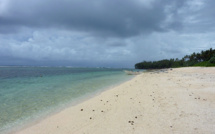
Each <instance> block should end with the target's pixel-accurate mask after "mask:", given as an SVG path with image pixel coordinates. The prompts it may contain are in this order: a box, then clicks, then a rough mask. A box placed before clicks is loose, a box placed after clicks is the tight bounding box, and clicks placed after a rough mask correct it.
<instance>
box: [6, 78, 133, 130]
mask: <svg viewBox="0 0 215 134" xmlns="http://www.w3.org/2000/svg"><path fill="white" fill-rule="evenodd" d="M125 75H126V74H125ZM135 77H136V76H135V75H134V76H130V77H128V78H126V79H123V80H120V81H118V82H116V83H115V84H111V85H108V86H105V87H103V88H100V89H99V90H97V91H95V92H91V93H87V94H85V95H83V96H80V97H78V98H75V99H73V100H72V101H70V102H67V103H63V104H60V105H59V106H56V107H52V108H51V109H49V110H48V111H45V112H44V111H41V113H40V114H38V115H36V116H35V117H33V118H29V119H27V120H25V121H21V123H22V125H18V126H17V125H16V126H12V127H11V129H9V130H8V129H6V130H4V131H2V133H3V134H15V133H16V132H19V131H22V130H24V129H26V128H29V127H31V126H34V125H35V124H38V123H40V122H41V121H43V120H45V119H47V118H50V117H52V116H53V115H56V114H58V113H60V112H61V111H64V110H66V109H68V108H71V107H74V106H77V105H79V104H81V103H84V102H85V101H88V100H90V99H92V98H94V97H96V96H99V95H100V94H102V93H103V92H106V91H108V90H110V89H112V88H114V87H117V86H119V85H121V84H123V83H125V82H127V81H130V80H132V79H133V78H135Z"/></svg>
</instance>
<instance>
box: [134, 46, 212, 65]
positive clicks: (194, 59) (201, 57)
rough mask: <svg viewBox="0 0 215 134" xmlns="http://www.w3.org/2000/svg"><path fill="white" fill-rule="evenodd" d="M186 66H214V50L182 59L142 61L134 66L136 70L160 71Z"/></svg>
mask: <svg viewBox="0 0 215 134" xmlns="http://www.w3.org/2000/svg"><path fill="white" fill-rule="evenodd" d="M187 66H215V49H212V48H210V49H209V50H205V51H203V50H202V51H201V52H200V53H195V52H194V53H192V54H191V55H186V56H184V57H183V58H182V59H180V60H179V59H178V58H176V59H169V60H168V59H164V60H160V61H143V62H140V63H137V64H135V68H136V69H162V68H175V67H187Z"/></svg>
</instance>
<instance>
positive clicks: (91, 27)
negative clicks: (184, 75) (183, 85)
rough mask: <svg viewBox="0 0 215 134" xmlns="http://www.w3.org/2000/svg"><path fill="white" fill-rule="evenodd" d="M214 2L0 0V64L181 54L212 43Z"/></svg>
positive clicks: (104, 62) (91, 62) (125, 63)
mask: <svg viewBox="0 0 215 134" xmlns="http://www.w3.org/2000/svg"><path fill="white" fill-rule="evenodd" d="M214 6H215V2H214V1H213V0H91V1H87V0H45V1H44V0H36V1H35V0H19V1H17V0H0V56H1V58H0V59H2V61H4V62H1V63H0V64H1V65H5V64H18V63H19V64H28V65H29V64H36V63H37V64H38V65H42V64H45V63H46V64H47V65H53V63H56V62H58V63H59V64H62V65H71V66H111V67H132V66H133V65H134V64H135V63H136V62H139V61H142V60H159V59H163V58H176V57H178V58H181V57H182V56H183V55H185V54H190V53H192V52H194V51H200V50H202V49H208V48H210V47H214V46H215V39H213V36H214V35H215V33H214V28H215V25H214V23H215V16H214V13H215V10H214ZM14 61H16V62H14ZM18 61H19V62H18ZM84 63H87V65H86V64H84ZM56 65H57V64H56Z"/></svg>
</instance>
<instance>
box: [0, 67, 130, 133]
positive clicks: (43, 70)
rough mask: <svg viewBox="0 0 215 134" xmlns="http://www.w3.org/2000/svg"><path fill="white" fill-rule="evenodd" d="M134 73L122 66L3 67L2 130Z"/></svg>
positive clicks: (0, 89) (0, 87)
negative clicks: (108, 67)
mask: <svg viewBox="0 0 215 134" xmlns="http://www.w3.org/2000/svg"><path fill="white" fill-rule="evenodd" d="M131 77H132V76H128V75H126V74H125V73H124V72H123V70H122V69H107V68H66V67H52V68H51V67H0V133H1V132H3V131H5V130H8V129H11V128H13V127H15V126H18V125H20V124H23V123H24V122H26V121H27V120H31V119H36V118H39V117H41V116H43V115H46V114H49V113H51V112H53V111H55V110H56V109H58V108H59V107H63V106H66V105H68V104H71V103H72V102H76V101H77V100H79V99H83V97H87V96H89V95H95V94H96V93H97V92H101V91H102V90H104V89H105V88H107V87H109V86H111V85H116V84H119V83H121V82H123V81H126V80H128V79H130V78H131Z"/></svg>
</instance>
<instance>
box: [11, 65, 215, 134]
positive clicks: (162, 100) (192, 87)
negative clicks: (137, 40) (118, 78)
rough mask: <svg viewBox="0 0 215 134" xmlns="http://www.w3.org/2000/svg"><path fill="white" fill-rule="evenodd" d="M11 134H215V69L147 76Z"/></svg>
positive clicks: (182, 69)
mask: <svg viewBox="0 0 215 134" xmlns="http://www.w3.org/2000/svg"><path fill="white" fill-rule="evenodd" d="M13 133H15V134H143V133H145V134H173V133H175V134H179V133H183V134H203V133H204V134H213V133H215V68H200V67H197V68H196V67H195V68H193V67H189V68H178V69H173V70H170V69H169V70H166V71H165V70H164V71H153V72H146V73H143V74H140V75H138V76H136V77H135V78H133V79H132V80H130V81H127V82H125V83H123V84H121V85H119V86H116V87H114V88H112V89H110V90H107V91H105V92H103V93H101V94H100V95H98V96H95V97H94V98H92V99H89V100H87V101H84V102H82V103H80V104H78V105H76V106H72V107H69V108H67V109H64V110H63V111H61V112H59V113H57V114H54V115H52V116H49V117H47V118H45V119H44V120H41V121H39V122H37V123H35V124H34V125H31V126H30V127H27V128H24V129H22V130H19V131H16V132H13Z"/></svg>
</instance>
